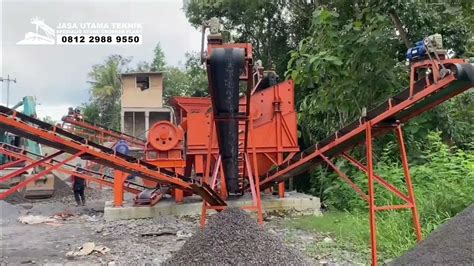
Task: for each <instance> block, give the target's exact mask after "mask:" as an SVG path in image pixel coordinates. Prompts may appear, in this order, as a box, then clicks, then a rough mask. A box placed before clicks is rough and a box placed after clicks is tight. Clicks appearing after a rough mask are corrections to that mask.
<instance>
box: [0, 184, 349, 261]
mask: <svg viewBox="0 0 474 266" xmlns="http://www.w3.org/2000/svg"><path fill="white" fill-rule="evenodd" d="M100 192H101V193H100V194H101V195H102V197H98V196H97V194H99V193H97V191H94V193H93V194H94V197H93V198H92V199H90V200H89V201H88V203H87V205H86V206H84V207H76V206H75V204H74V201H73V200H72V197H73V196H72V194H71V195H70V197H71V200H64V199H63V200H56V201H51V200H49V201H46V202H44V203H43V202H25V203H18V204H16V205H12V204H9V203H6V202H0V203H2V204H3V205H0V206H2V213H1V214H2V219H1V220H0V222H1V228H0V233H1V234H0V243H1V254H0V264H2V265H3V264H15V265H16V264H46V265H53V264H67V265H78V264H81V265H84V264H87V265H89V264H108V265H114V264H140V265H143V264H153V265H159V264H161V263H162V262H164V261H165V260H166V259H168V258H169V257H170V256H171V255H172V254H173V252H175V251H177V250H178V249H180V248H181V246H182V245H183V244H184V242H185V241H186V239H187V238H188V237H190V236H191V235H193V234H194V233H195V232H196V231H197V230H200V229H199V228H198V224H199V219H198V218H199V217H181V218H178V217H171V216H166V217H160V218H155V219H139V220H126V221H113V222H105V220H104V219H103V207H104V203H105V200H110V199H111V190H110V189H102V190H100ZM86 194H87V193H86ZM86 196H87V195H86ZM6 204H8V205H6ZM58 214H60V216H61V217H59V216H58ZM24 215H42V216H45V217H56V218H54V220H52V221H50V222H48V223H41V224H22V223H20V222H19V221H18V220H17V218H18V217H19V216H24ZM54 215H56V216H54ZM287 219H290V218H284V217H267V221H266V223H265V228H266V230H268V231H269V232H271V233H272V234H275V235H277V236H278V237H280V238H282V239H283V240H284V241H285V242H286V243H287V244H288V245H289V246H291V247H293V248H295V249H296V250H299V251H300V252H301V253H302V254H303V255H305V256H306V258H307V259H308V261H310V262H311V264H321V265H327V264H334V263H338V264H340V263H342V264H354V263H357V262H356V261H354V260H352V259H351V256H346V257H340V256H338V257H331V256H325V257H321V256H319V255H318V254H314V252H311V246H312V245H313V244H314V243H316V242H320V241H326V240H327V236H323V235H318V234H317V233H308V232H306V231H299V230H295V229H292V228H289V227H288V223H287V222H286V220H287ZM87 242H94V244H95V245H96V246H97V245H101V246H105V247H107V248H109V249H110V250H109V251H107V252H106V253H105V254H101V253H98V252H93V253H91V254H90V255H85V256H66V253H68V252H70V251H77V250H78V249H79V248H80V247H81V246H82V245H83V244H84V243H87Z"/></svg>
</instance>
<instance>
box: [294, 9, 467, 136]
mask: <svg viewBox="0 0 474 266" xmlns="http://www.w3.org/2000/svg"><path fill="white" fill-rule="evenodd" d="M462 12H464V9H463V8H462V7H456V6H451V5H449V4H447V3H439V4H431V3H427V2H423V1H387V2H384V3H381V2H379V1H350V2H349V1H327V3H326V4H325V5H323V6H320V8H319V9H317V10H316V11H315V12H314V14H313V19H312V25H311V28H310V30H309V32H308V37H306V38H305V39H303V40H302V41H301V42H300V43H299V45H298V48H297V49H295V50H294V51H292V52H291V59H290V60H289V62H288V71H287V77H288V78H291V79H293V80H294V81H295V84H296V85H297V97H296V98H297V102H298V103H299V109H300V110H299V111H300V117H299V119H300V120H299V121H300V123H301V124H302V125H304V127H303V128H302V131H303V136H304V137H305V139H306V141H307V142H306V143H312V142H314V141H315V140H320V139H322V138H324V137H325V136H327V135H328V134H331V133H332V132H334V131H335V130H337V129H338V128H340V127H341V126H343V125H345V124H347V123H348V122H350V121H351V120H353V119H355V118H356V117H357V116H359V115H360V114H361V111H362V109H363V108H364V107H366V108H371V107H374V106H375V105H376V104H377V103H379V102H381V101H382V100H384V99H386V98H388V97H389V96H391V95H393V94H394V93H395V92H397V91H399V90H401V89H403V88H404V87H405V86H407V82H408V75H407V73H408V68H407V67H406V66H405V61H404V60H405V52H406V46H405V44H404V42H402V40H401V38H400V36H401V35H399V34H397V25H395V24H394V20H393V17H392V16H391V15H389V14H394V16H396V17H397V18H398V19H399V20H400V21H401V23H402V27H401V28H399V29H398V30H399V32H400V30H403V31H406V33H407V38H408V39H409V40H408V43H411V42H413V41H418V40H421V39H422V38H423V37H425V36H427V35H429V34H433V33H441V34H442V35H443V37H444V38H443V40H444V45H445V47H447V48H451V49H453V50H455V51H456V52H458V55H463V53H466V52H468V45H469V39H470V38H471V36H472V25H470V24H469V23H468V22H467V21H466V20H465V19H463V17H462V16H459V14H462ZM454 25H456V26H454ZM461 97H466V98H467V100H463V101H456V100H455V101H453V103H451V104H450V105H449V106H451V107H452V108H454V109H453V110H455V109H456V108H459V107H460V105H458V104H462V103H464V102H466V101H469V99H471V98H472V96H461ZM454 105H456V107H455V106H454ZM438 110H439V109H438ZM450 110H451V109H450ZM440 115H444V116H446V115H449V117H448V118H446V117H445V118H446V119H448V120H450V121H452V123H451V125H459V126H461V125H462V126H463V127H464V128H466V125H465V124H464V123H462V122H461V121H462V120H466V119H467V117H469V113H466V112H463V113H461V112H456V115H454V113H453V112H451V111H448V110H446V109H443V111H442V112H440V111H438V112H437V111H434V112H431V113H429V114H427V115H425V116H423V117H421V118H420V119H419V121H422V123H423V125H422V126H421V125H419V124H417V121H416V120H415V122H414V123H411V127H413V130H412V131H413V133H415V134H418V135H417V136H418V137H423V136H424V135H423V134H426V131H428V130H434V129H443V130H445V129H446V128H445V127H444V125H443V124H441V123H439V121H442V120H441V119H440ZM470 115H471V116H472V113H470ZM459 119H461V120H459ZM419 128H425V129H426V130H425V131H421V130H420V131H419V130H417V129H419ZM446 130H447V129H446ZM418 131H419V132H418ZM454 131H456V134H457V136H460V131H461V130H457V129H455V130H447V131H444V133H445V134H444V135H446V137H447V138H449V139H452V140H454V139H456V140H461V138H459V137H457V136H454V135H452V133H453V132H454ZM417 132H418V133H417ZM462 135H463V136H466V134H462ZM470 135H471V138H472V134H470Z"/></svg>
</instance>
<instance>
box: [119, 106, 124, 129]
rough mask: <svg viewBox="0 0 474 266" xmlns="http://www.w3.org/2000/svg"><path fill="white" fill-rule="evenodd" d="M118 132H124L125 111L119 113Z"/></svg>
mask: <svg viewBox="0 0 474 266" xmlns="http://www.w3.org/2000/svg"><path fill="white" fill-rule="evenodd" d="M120 130H121V131H122V132H125V111H123V110H122V111H121V112H120Z"/></svg>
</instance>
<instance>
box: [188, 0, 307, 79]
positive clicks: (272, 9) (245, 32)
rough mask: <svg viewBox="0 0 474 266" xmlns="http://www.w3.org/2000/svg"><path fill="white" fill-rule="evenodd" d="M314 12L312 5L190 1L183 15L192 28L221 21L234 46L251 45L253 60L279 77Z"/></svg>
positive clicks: (266, 0)
mask: <svg viewBox="0 0 474 266" xmlns="http://www.w3.org/2000/svg"><path fill="white" fill-rule="evenodd" d="M313 8H314V2H313V1H290V0H282V1H273V0H259V1H254V0H242V1H233V0H216V1H190V3H189V5H188V7H187V9H186V10H185V11H186V16H187V17H188V20H189V22H190V23H191V24H192V25H194V26H195V27H200V26H201V25H202V24H203V22H205V21H206V20H209V19H210V18H212V17H218V18H220V19H221V20H222V23H223V27H224V29H225V30H227V31H230V32H231V33H232V35H233V37H234V41H235V42H249V43H251V44H252V46H253V49H254V54H255V57H256V58H258V59H260V60H262V62H263V64H264V66H265V67H266V68H267V69H270V68H275V69H276V71H277V72H278V73H279V74H281V75H282V74H283V73H284V71H285V70H286V62H287V61H288V59H289V57H288V52H289V51H290V50H291V49H292V48H295V47H296V44H297V43H298V42H299V41H300V40H301V39H302V38H303V37H304V36H305V34H306V31H307V29H308V27H309V25H310V20H311V12H312V10H313Z"/></svg>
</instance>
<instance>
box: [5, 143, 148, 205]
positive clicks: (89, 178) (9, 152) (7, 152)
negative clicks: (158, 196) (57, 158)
mask: <svg viewBox="0 0 474 266" xmlns="http://www.w3.org/2000/svg"><path fill="white" fill-rule="evenodd" d="M0 154H4V155H6V156H10V157H12V158H16V159H17V161H22V162H29V163H31V164H33V165H34V166H44V167H52V166H54V162H53V160H52V158H51V159H49V160H44V161H42V162H39V163H38V164H35V163H36V162H37V161H38V160H36V159H33V158H31V157H29V156H26V155H25V154H24V152H23V151H18V152H15V151H12V150H10V149H8V148H6V146H5V145H3V144H2V145H0ZM17 161H15V162H17ZM31 164H30V165H31ZM30 165H26V166H24V167H23V168H21V169H18V170H17V171H16V172H18V173H23V172H25V171H27V170H28V169H30V168H32V167H30ZM56 170H57V171H60V172H62V173H65V174H67V175H70V176H72V175H74V176H79V177H81V178H84V179H86V180H87V181H91V182H95V183H98V184H100V185H105V186H109V187H114V183H113V182H110V181H107V180H105V178H104V175H101V176H99V177H94V176H92V175H87V174H84V173H81V172H77V171H74V170H70V169H66V168H64V167H59V168H57V169H56ZM12 177H14V176H12ZM25 185H26V184H25ZM22 187H23V186H21V187H20V188H19V189H21V188H22ZM124 190H125V191H127V192H130V193H132V194H138V193H140V192H141V191H140V190H138V189H135V188H132V187H130V186H129V185H128V184H127V183H125V184H124ZM7 197H8V196H7Z"/></svg>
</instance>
